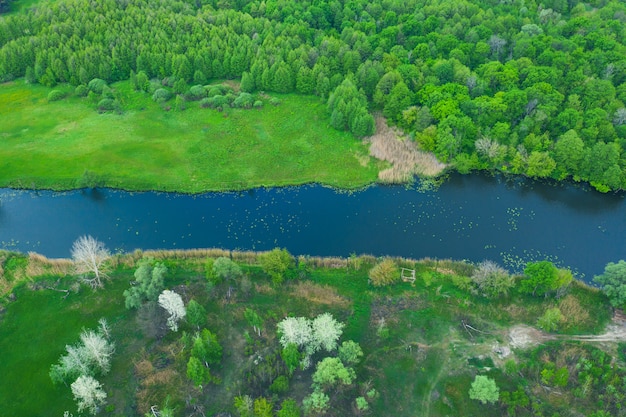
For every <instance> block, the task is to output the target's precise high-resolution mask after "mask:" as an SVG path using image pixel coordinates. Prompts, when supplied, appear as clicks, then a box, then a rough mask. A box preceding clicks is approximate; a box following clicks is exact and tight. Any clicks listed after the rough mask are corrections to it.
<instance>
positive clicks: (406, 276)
mask: <svg viewBox="0 0 626 417" xmlns="http://www.w3.org/2000/svg"><path fill="white" fill-rule="evenodd" d="M400 277H401V278H402V281H404V282H410V283H411V284H413V283H415V269H409V268H402V273H401V274H400Z"/></svg>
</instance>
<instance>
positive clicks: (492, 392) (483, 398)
mask: <svg viewBox="0 0 626 417" xmlns="http://www.w3.org/2000/svg"><path fill="white" fill-rule="evenodd" d="M469 397H470V398H471V399H472V400H478V401H480V402H481V403H483V404H486V403H495V402H496V401H498V398H499V397H500V390H499V388H498V386H497V385H496V381H494V380H493V379H491V378H489V377H487V376H484V375H476V377H475V378H474V382H472V386H471V387H470V390H469Z"/></svg>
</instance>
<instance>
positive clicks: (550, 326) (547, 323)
mask: <svg viewBox="0 0 626 417" xmlns="http://www.w3.org/2000/svg"><path fill="white" fill-rule="evenodd" d="M563 320H565V317H563V314H562V313H561V310H559V308H558V307H554V308H549V309H547V310H546V311H545V313H543V316H541V317H539V319H538V320H537V326H539V328H541V329H543V330H545V331H546V332H553V331H555V330H557V329H558V328H559V323H561V322H562V321H563Z"/></svg>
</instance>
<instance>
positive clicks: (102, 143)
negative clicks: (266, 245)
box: [0, 80, 385, 193]
mask: <svg viewBox="0 0 626 417" xmlns="http://www.w3.org/2000/svg"><path fill="white" fill-rule="evenodd" d="M112 87H113V88H114V90H115V93H116V95H117V96H118V100H119V102H120V103H121V105H122V107H123V113H122V114H114V113H104V114H100V113H98V112H97V111H96V107H97V106H96V103H94V102H91V101H89V99H88V98H81V97H76V96H75V95H74V94H73V90H72V88H71V87H69V86H57V87H55V89H57V90H59V91H62V92H65V93H67V97H66V98H64V99H62V100H59V101H53V102H48V101H47V95H48V93H49V92H50V89H48V88H46V87H42V86H40V85H26V84H24V81H23V80H17V81H15V82H11V83H5V84H3V85H1V86H0V138H1V139H2V140H1V141H0V159H2V160H3V161H5V162H4V163H3V165H2V167H0V187H9V188H22V189H51V190H70V189H76V188H83V187H93V186H101V187H110V188H116V189H124V190H132V191H147V190H154V191H172V192H181V193H200V192H206V191H232V190H244V189H252V188H257V187H270V186H288V185H302V184H307V183H319V184H323V185H327V186H332V187H338V188H344V189H355V188H360V187H363V186H365V185H368V184H372V183H374V182H376V181H377V176H378V172H379V171H380V170H381V169H383V168H384V167H385V165H384V163H382V162H381V161H378V160H376V159H374V158H372V157H370V156H369V155H368V147H367V145H366V144H364V143H361V142H360V141H358V140H356V139H354V138H353V137H352V136H351V135H350V134H349V133H347V132H339V131H337V130H335V129H333V128H331V127H330V126H329V124H328V115H327V113H326V106H325V104H324V103H323V102H322V101H321V100H320V99H319V98H317V97H311V96H299V95H284V96H277V95H273V96H274V97H276V98H279V99H280V101H281V104H280V105H278V106H274V105H271V104H269V99H270V97H269V96H267V98H266V99H265V100H264V105H263V107H262V108H260V109H259V108H254V109H234V108H227V109H225V110H224V111H222V112H220V111H217V110H212V109H203V108H200V106H199V103H198V102H189V103H188V104H187V108H186V109H185V110H183V111H176V110H173V109H169V108H168V106H164V105H161V104H158V103H155V102H154V101H152V99H151V98H150V96H149V95H147V94H146V93H138V92H135V91H132V88H131V87H130V83H129V82H121V83H117V84H115V85H113V86H112Z"/></svg>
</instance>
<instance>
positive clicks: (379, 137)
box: [366, 114, 446, 183]
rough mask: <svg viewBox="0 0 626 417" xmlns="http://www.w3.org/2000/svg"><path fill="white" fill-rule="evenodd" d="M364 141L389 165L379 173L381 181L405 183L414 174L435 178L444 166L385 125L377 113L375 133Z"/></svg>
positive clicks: (371, 150) (375, 154)
mask: <svg viewBox="0 0 626 417" xmlns="http://www.w3.org/2000/svg"><path fill="white" fill-rule="evenodd" d="M366 140H367V142H369V143H370V155H371V156H373V157H375V158H378V159H381V160H383V161H387V162H389V163H390V164H391V167H390V168H387V169H385V170H382V171H380V172H379V173H378V178H379V180H380V181H382V182H385V183H404V182H407V181H409V180H411V178H412V177H413V175H416V174H417V175H422V176H427V177H434V176H437V175H439V174H440V173H441V172H443V170H444V169H445V168H446V164H444V163H442V162H440V161H438V160H437V158H436V157H435V156H434V155H433V154H432V153H429V152H424V151H420V150H419V149H418V147H417V144H416V143H415V142H414V141H412V140H410V139H409V138H408V137H406V136H405V135H404V134H402V133H400V132H399V131H398V130H396V129H394V128H391V127H390V126H389V125H387V122H386V120H385V118H384V117H383V116H382V115H380V114H379V115H377V116H376V134H374V135H373V136H371V137H369V138H367V139H366Z"/></svg>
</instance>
